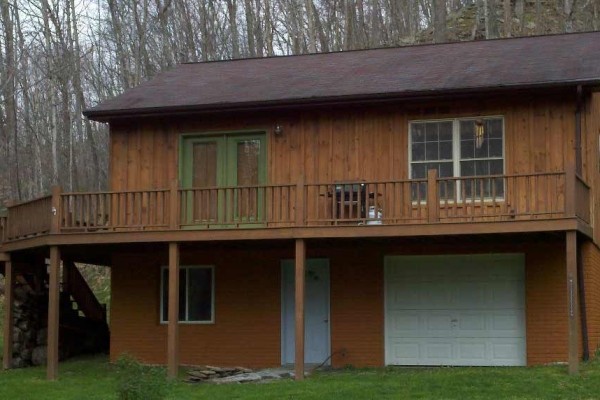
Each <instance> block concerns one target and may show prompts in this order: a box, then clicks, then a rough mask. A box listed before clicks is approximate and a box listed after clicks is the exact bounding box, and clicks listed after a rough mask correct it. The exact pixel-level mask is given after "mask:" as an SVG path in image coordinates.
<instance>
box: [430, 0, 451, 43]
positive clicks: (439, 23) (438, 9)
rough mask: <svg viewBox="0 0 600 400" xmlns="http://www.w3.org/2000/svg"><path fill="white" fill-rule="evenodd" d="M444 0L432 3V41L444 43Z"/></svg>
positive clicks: (446, 37)
mask: <svg viewBox="0 0 600 400" xmlns="http://www.w3.org/2000/svg"><path fill="white" fill-rule="evenodd" d="M446 14H447V11H446V0H434V1H433V41H434V43H444V42H446V41H447V40H448V35H447V32H446V16H447V15H446Z"/></svg>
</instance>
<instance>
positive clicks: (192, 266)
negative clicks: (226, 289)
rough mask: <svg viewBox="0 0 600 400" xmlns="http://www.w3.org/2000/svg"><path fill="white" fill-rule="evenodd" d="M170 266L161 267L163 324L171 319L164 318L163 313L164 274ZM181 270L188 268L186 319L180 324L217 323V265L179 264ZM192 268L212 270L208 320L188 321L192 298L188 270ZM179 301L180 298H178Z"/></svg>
mask: <svg viewBox="0 0 600 400" xmlns="http://www.w3.org/2000/svg"><path fill="white" fill-rule="evenodd" d="M168 269H169V267H168V266H166V265H163V266H162V267H161V268H160V323H161V324H162V325H165V324H168V323H169V321H168V320H164V319H163V315H164V311H165V310H164V307H165V304H164V303H163V291H164V290H165V287H164V285H165V281H164V279H163V276H164V271H165V270H168ZM179 269H180V270H186V280H185V282H186V287H185V293H186V296H185V311H186V320H185V321H178V322H179V324H189V325H209V324H214V323H215V280H216V279H215V266H214V265H180V266H179ZM190 269H210V270H211V278H212V282H211V293H210V295H211V298H210V317H211V319H210V320H206V321H188V320H187V318H188V310H189V301H190V298H189V296H188V295H187V293H188V288H189V283H190V280H189V274H188V272H187V271H189V270H190ZM179 290H181V285H180V287H179ZM177 301H179V299H178V300H177Z"/></svg>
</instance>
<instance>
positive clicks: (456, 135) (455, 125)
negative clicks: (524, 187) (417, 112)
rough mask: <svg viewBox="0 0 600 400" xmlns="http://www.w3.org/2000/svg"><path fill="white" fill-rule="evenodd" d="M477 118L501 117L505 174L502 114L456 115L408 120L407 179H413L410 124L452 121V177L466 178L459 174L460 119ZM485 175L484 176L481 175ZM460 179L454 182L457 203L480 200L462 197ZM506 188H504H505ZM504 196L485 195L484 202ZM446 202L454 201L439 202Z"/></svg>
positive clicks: (470, 159) (497, 200)
mask: <svg viewBox="0 0 600 400" xmlns="http://www.w3.org/2000/svg"><path fill="white" fill-rule="evenodd" d="M478 119H483V120H486V119H501V120H502V157H501V158H502V171H504V172H503V175H506V121H505V118H504V115H481V116H476V117H456V118H432V119H415V120H410V121H408V149H407V152H408V179H409V180H413V178H412V166H413V161H412V125H413V124H419V123H431V122H448V121H450V122H452V171H453V177H454V178H467V177H464V176H462V175H461V172H462V171H461V169H460V161H461V158H460V121H473V120H478ZM499 158H500V157H493V158H468V159H465V160H467V161H487V160H498V159H499ZM430 162H435V161H432V160H426V161H425V160H424V161H415V163H423V164H426V163H430ZM438 162H448V161H438ZM483 177H485V176H483ZM425 179H426V178H425ZM460 184H461V181H457V182H456V191H457V192H456V199H457V201H458V202H459V203H463V202H464V203H471V202H473V201H475V202H480V200H472V199H464V200H463V199H462V198H461V191H460ZM505 190H506V188H505ZM505 198H506V193H504V195H503V196H501V197H500V196H496V198H495V199H494V198H492V197H485V198H484V202H494V201H495V202H502V201H504V200H505ZM442 202H444V203H445V202H447V203H448V204H451V203H454V201H452V200H447V201H442V200H440V203H442ZM416 203H417V202H416V201H413V204H416ZM421 203H422V204H425V203H426V201H421Z"/></svg>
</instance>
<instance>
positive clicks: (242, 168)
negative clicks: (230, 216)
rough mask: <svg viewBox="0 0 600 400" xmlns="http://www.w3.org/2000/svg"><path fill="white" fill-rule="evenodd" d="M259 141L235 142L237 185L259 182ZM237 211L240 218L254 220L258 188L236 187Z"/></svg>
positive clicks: (256, 183) (250, 184)
mask: <svg viewBox="0 0 600 400" xmlns="http://www.w3.org/2000/svg"><path fill="white" fill-rule="evenodd" d="M261 151H263V149H261V141H260V140H258V139H250V140H241V141H239V142H237V151H236V154H237V160H236V161H237V186H257V185H258V184H259V179H258V178H259V165H260V155H261ZM238 190H239V192H238V196H237V200H238V201H237V212H238V216H239V217H240V218H244V219H247V220H256V217H257V215H258V188H256V187H246V188H240V189H238Z"/></svg>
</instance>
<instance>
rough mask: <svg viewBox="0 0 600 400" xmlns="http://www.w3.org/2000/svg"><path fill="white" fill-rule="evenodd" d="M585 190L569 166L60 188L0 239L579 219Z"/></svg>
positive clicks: (19, 216) (13, 209) (14, 208)
mask: <svg viewBox="0 0 600 400" xmlns="http://www.w3.org/2000/svg"><path fill="white" fill-rule="evenodd" d="M590 196H591V193H590V187H589V186H588V185H587V184H586V183H585V182H584V181H583V179H582V178H581V177H579V176H577V175H576V174H575V172H574V171H569V172H547V173H535V174H516V175H497V176H479V177H449V178H446V177H438V176H437V172H436V171H435V170H431V171H429V172H428V175H427V178H426V179H415V180H389V181H370V182H367V181H350V182H347V181H345V182H318V183H306V184H305V183H304V182H302V181H301V182H298V183H296V184H281V185H256V186H241V187H233V186H231V187H209V188H183V189H182V188H179V187H177V185H176V184H175V183H174V184H173V185H171V187H170V188H168V189H158V190H140V191H120V192H119V191H112V192H108V191H107V192H95V193H61V192H60V190H59V189H55V190H54V191H53V195H52V196H46V197H42V198H40V199H36V200H32V201H29V202H25V203H20V204H15V205H11V206H9V207H8V210H7V215H6V217H0V240H1V241H5V242H8V241H12V240H17V239H22V238H26V237H30V236H34V235H40V234H45V233H53V234H62V233H64V234H67V233H85V232H102V231H145V230H178V229H211V228H214V229H219V228H220V229H225V228H252V227H255V228H256V227H258V228H278V227H315V226H347V225H411V224H435V223H462V222H496V221H515V220H541V219H558V218H572V217H578V218H580V219H581V220H582V221H584V222H586V223H590V222H591V209H590V205H591V199H590Z"/></svg>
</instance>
